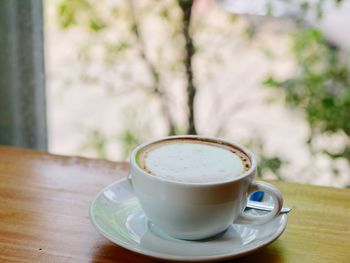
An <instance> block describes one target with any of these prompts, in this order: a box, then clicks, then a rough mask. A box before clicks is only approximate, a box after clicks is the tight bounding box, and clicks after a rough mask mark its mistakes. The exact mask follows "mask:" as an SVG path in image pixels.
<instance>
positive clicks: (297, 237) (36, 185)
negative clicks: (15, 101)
mask: <svg viewBox="0 0 350 263" xmlns="http://www.w3.org/2000/svg"><path fill="white" fill-rule="evenodd" d="M127 171H128V164H127V163H114V162H108V161H101V160H91V159H84V158H77V157H63V156H55V155H49V154H46V153H40V152H36V151H32V150H24V149H15V148H10V147H1V146H0V262H9V263H11V262H16V263H18V262H155V260H154V259H151V258H147V257H145V256H142V255H139V254H136V253H133V252H129V251H128V250H126V249H124V248H122V247H119V246H117V245H115V244H113V243H111V242H110V241H108V240H107V239H105V238H104V237H103V236H101V235H100V234H98V233H97V232H96V230H95V229H94V228H93V226H92V225H91V223H90V220H89V206H90V202H91V201H92V200H93V198H94V197H95V196H96V194H97V193H98V192H99V191H100V190H101V189H102V188H104V187H105V186H107V185H108V184H110V183H112V182H113V181H115V180H117V179H120V178H122V177H124V176H126V174H127ZM272 183H273V184H275V185H276V186H277V187H279V189H280V190H281V191H282V193H283V195H284V197H285V202H286V204H287V205H289V206H293V207H294V210H293V211H292V212H291V213H290V214H289V218H288V226H287V229H286V231H285V232H284V234H283V235H282V236H281V237H280V238H279V239H278V240H277V241H275V242H274V243H273V244H271V245H269V246H268V247H266V248H263V249H261V250H260V251H258V252H256V253H254V254H251V255H248V256H245V257H242V258H240V259H236V260H232V261H231V262H260V263H263V262H269V263H274V262H288V263H291V262H293V263H294V262H295V263H300V262H344V263H349V262H350V190H345V189H334V188H326V187H315V186H309V185H298V184H289V183H283V182H272Z"/></svg>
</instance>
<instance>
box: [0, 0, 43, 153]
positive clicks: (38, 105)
mask: <svg viewBox="0 0 350 263" xmlns="http://www.w3.org/2000/svg"><path fill="white" fill-rule="evenodd" d="M0 144H6V145H13V146H19V147H30V148H36V149H41V150H46V149H47V127H46V104H45V70H44V41H43V5H42V0H25V1H23V0H1V1H0Z"/></svg>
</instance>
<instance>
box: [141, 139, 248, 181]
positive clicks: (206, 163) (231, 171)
mask: <svg viewBox="0 0 350 263" xmlns="http://www.w3.org/2000/svg"><path fill="white" fill-rule="evenodd" d="M138 163H139V164H140V166H141V168H142V169H144V170H145V171H147V172H148V173H150V174H151V175H154V176H157V177H161V178H164V179H167V180H171V181H178V182H186V183H213V182H222V181H228V180H231V179H233V178H234V177H237V176H240V175H241V174H243V173H244V171H245V170H246V168H245V164H244V162H243V161H242V157H241V156H239V155H238V154H236V153H234V152H233V151H231V150H229V149H227V147H226V148H225V147H220V146H217V145H215V144H213V143H203V142H198V141H191V140H189V141H186V140H184V141H179V140H176V141H169V142H163V143H160V144H156V145H153V146H150V147H148V148H146V149H145V150H143V151H141V153H140V155H139V156H138Z"/></svg>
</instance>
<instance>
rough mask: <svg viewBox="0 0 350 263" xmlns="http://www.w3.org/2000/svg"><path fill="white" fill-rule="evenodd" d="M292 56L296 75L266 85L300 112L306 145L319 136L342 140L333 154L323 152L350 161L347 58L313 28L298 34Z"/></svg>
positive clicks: (349, 75) (348, 69) (349, 101)
mask: <svg viewBox="0 0 350 263" xmlns="http://www.w3.org/2000/svg"><path fill="white" fill-rule="evenodd" d="M292 52H293V54H294V57H295V60H296V62H297V64H298V68H297V72H296V73H295V75H293V76H291V77H289V78H287V79H284V80H278V79H276V78H275V77H273V76H269V77H268V78H267V79H266V80H265V84H266V85H267V86H270V87H274V88H278V89H281V90H283V91H284V95H285V101H286V103H287V104H288V105H290V106H292V107H294V108H296V109H298V110H301V111H302V112H303V113H304V116H305V118H306V120H307V122H308V124H309V126H310V130H311V132H310V136H309V140H308V143H309V145H310V146H311V147H312V145H313V144H312V141H313V139H314V138H315V137H316V136H318V135H334V134H338V135H341V136H343V137H345V140H344V145H343V147H341V148H340V149H338V150H336V151H334V150H333V151H332V152H331V151H330V150H329V149H323V150H322V151H323V152H325V153H327V154H328V155H330V156H331V157H333V158H339V157H340V158H346V159H347V160H348V161H350V68H349V66H348V64H347V61H346V58H347V54H345V53H344V51H341V50H340V49H338V48H337V47H335V46H333V45H332V44H330V43H329V42H328V41H327V40H326V39H325V37H324V36H323V35H322V33H321V32H320V31H319V30H317V29H315V28H308V29H305V30H302V31H300V32H297V33H296V34H295V36H294V40H293V45H292Z"/></svg>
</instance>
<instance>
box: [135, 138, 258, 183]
mask: <svg viewBox="0 0 350 263" xmlns="http://www.w3.org/2000/svg"><path fill="white" fill-rule="evenodd" d="M184 138H189V139H193V138H198V139H203V140H209V141H213V142H223V143H225V144H228V145H231V146H233V147H235V148H238V149H239V150H241V151H243V152H244V153H245V154H246V155H247V156H248V157H249V158H250V161H251V166H250V167H249V169H248V170H247V171H245V172H244V173H242V174H241V175H240V176H237V177H234V178H232V179H231V180H226V181H221V182H208V183H193V182H177V181H172V180H167V179H165V178H162V177H159V176H154V175H151V174H149V173H148V172H147V171H145V170H143V169H142V168H141V167H140V166H139V165H138V163H137V160H136V156H137V153H138V152H139V151H140V150H141V149H142V148H144V147H146V146H148V145H150V144H153V143H157V142H161V141H166V140H172V139H184ZM130 165H131V166H132V167H133V168H134V169H136V170H138V171H139V172H141V173H142V174H143V175H144V176H146V177H148V178H149V179H151V180H155V181H158V182H159V181H160V182H164V183H167V184H174V185H182V186H195V187H203V186H214V185H215V186H217V185H224V184H227V183H232V182H235V181H239V180H240V179H242V178H244V177H246V176H249V175H251V174H252V173H254V171H256V166H257V161H256V158H255V155H254V154H253V152H251V151H250V150H249V149H247V148H246V147H245V146H243V145H241V144H239V143H236V142H233V141H231V140H230V141H228V140H226V139H223V138H220V137H213V136H205V135H174V136H166V137H162V138H161V139H157V140H151V141H148V142H145V143H142V144H140V145H139V146H137V147H136V148H135V149H134V150H133V151H132V153H131V155H130ZM131 176H132V174H131Z"/></svg>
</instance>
